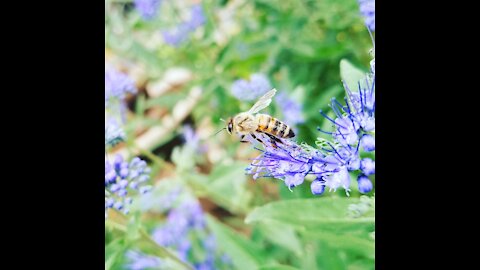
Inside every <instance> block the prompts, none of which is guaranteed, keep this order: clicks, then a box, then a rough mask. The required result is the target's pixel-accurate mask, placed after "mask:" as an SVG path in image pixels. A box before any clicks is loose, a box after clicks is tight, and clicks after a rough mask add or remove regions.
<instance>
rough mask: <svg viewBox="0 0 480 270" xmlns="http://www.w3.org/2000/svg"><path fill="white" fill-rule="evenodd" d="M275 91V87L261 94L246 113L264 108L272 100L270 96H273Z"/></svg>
mask: <svg viewBox="0 0 480 270" xmlns="http://www.w3.org/2000/svg"><path fill="white" fill-rule="evenodd" d="M276 92H277V89H275V88H274V89H272V90H270V91H268V92H267V93H266V94H265V95H263V96H262V97H261V98H260V99H259V100H258V101H257V103H255V104H254V105H253V106H252V108H251V109H250V110H249V111H248V113H257V112H259V111H260V110H263V109H265V108H266V107H267V106H268V105H270V102H272V97H273V96H275V93H276Z"/></svg>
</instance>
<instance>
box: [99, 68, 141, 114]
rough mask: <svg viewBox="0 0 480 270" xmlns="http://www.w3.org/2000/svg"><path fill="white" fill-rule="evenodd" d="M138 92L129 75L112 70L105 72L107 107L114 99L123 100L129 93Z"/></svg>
mask: <svg viewBox="0 0 480 270" xmlns="http://www.w3.org/2000/svg"><path fill="white" fill-rule="evenodd" d="M136 92H137V87H136V86H135V82H134V81H133V80H132V79H131V78H129V77H128V76H127V75H125V74H123V73H121V72H118V71H116V70H114V69H111V68H109V69H106V70H105V107H107V105H108V102H109V101H110V100H112V99H117V100H122V99H124V98H125V96H126V94H127V93H131V94H135V93H136Z"/></svg>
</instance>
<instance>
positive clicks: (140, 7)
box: [134, 0, 162, 21]
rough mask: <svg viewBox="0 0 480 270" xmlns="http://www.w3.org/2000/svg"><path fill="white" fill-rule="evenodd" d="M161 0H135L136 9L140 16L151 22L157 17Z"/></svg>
mask: <svg viewBox="0 0 480 270" xmlns="http://www.w3.org/2000/svg"><path fill="white" fill-rule="evenodd" d="M161 3H162V2H161V1H160V0H135V1H134V5H135V9H136V10H137V11H138V13H140V16H142V18H143V19H144V20H146V21H148V20H151V19H153V18H155V17H156V16H157V13H158V10H159V8H160V4H161Z"/></svg>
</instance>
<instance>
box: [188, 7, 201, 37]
mask: <svg viewBox="0 0 480 270" xmlns="http://www.w3.org/2000/svg"><path fill="white" fill-rule="evenodd" d="M204 23H205V15H204V14H203V8H202V6H201V5H194V6H193V7H192V10H191V12H190V20H188V21H187V25H188V29H190V31H194V30H195V29H197V28H198V27H200V26H202V25H203V24H204Z"/></svg>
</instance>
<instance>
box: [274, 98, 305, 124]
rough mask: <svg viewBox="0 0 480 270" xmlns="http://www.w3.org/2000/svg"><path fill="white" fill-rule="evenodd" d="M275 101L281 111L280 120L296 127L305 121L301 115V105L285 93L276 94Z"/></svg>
mask: <svg viewBox="0 0 480 270" xmlns="http://www.w3.org/2000/svg"><path fill="white" fill-rule="evenodd" d="M276 101H277V104H278V105H279V106H280V108H281V111H282V115H283V118H282V120H284V121H285V122H286V123H288V124H289V125H293V126H296V125H298V124H301V123H303V122H304V121H305V119H304V118H303V115H302V107H301V105H300V104H299V103H297V102H295V100H293V99H292V98H290V97H289V96H288V95H287V94H285V92H280V93H278V94H277V97H276Z"/></svg>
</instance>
